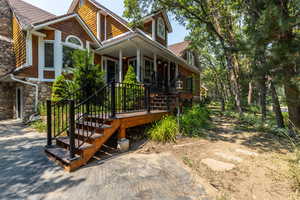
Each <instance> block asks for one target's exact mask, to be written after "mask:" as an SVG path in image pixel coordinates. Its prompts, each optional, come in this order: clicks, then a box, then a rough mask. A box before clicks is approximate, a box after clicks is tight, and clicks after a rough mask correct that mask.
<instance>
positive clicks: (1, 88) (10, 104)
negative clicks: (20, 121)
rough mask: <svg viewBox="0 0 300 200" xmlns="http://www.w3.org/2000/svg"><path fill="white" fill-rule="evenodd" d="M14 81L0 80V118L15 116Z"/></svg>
mask: <svg viewBox="0 0 300 200" xmlns="http://www.w3.org/2000/svg"><path fill="white" fill-rule="evenodd" d="M15 102H16V86H15V83H8V82H0V120H4V119H12V118H14V117H15V109H14V107H15Z"/></svg>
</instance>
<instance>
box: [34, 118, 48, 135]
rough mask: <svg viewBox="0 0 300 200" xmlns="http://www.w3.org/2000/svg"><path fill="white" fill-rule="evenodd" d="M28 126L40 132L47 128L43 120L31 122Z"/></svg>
mask: <svg viewBox="0 0 300 200" xmlns="http://www.w3.org/2000/svg"><path fill="white" fill-rule="evenodd" d="M30 126H31V127H32V128H34V129H35V130H37V131H38V132H40V133H43V132H46V130H47V125H46V123H45V122H44V121H43V120H38V121H35V122H32V123H31V124H30Z"/></svg>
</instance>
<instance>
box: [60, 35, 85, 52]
mask: <svg viewBox="0 0 300 200" xmlns="http://www.w3.org/2000/svg"><path fill="white" fill-rule="evenodd" d="M72 38H74V39H76V40H78V41H79V43H80V45H76V44H74V43H72V42H69V40H70V39H72ZM65 44H67V45H69V46H70V47H71V48H72V47H73V48H79V49H83V48H84V47H83V42H82V41H81V39H80V38H79V37H77V36H75V35H68V36H67V37H66V40H65V42H64V45H65Z"/></svg>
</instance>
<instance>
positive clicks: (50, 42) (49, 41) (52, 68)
mask: <svg viewBox="0 0 300 200" xmlns="http://www.w3.org/2000/svg"><path fill="white" fill-rule="evenodd" d="M45 44H53V65H54V63H55V61H54V51H55V50H54V48H55V46H54V45H55V44H54V41H53V40H44V41H43V65H42V69H43V70H44V69H47V70H52V71H54V66H47V67H46V66H45V65H46V64H45V55H46V52H45Z"/></svg>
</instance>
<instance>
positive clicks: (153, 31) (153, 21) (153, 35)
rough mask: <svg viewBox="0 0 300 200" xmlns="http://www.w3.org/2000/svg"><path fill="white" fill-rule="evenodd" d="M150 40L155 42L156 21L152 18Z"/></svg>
mask: <svg viewBox="0 0 300 200" xmlns="http://www.w3.org/2000/svg"><path fill="white" fill-rule="evenodd" d="M152 40H156V20H155V18H154V17H153V18H152Z"/></svg>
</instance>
